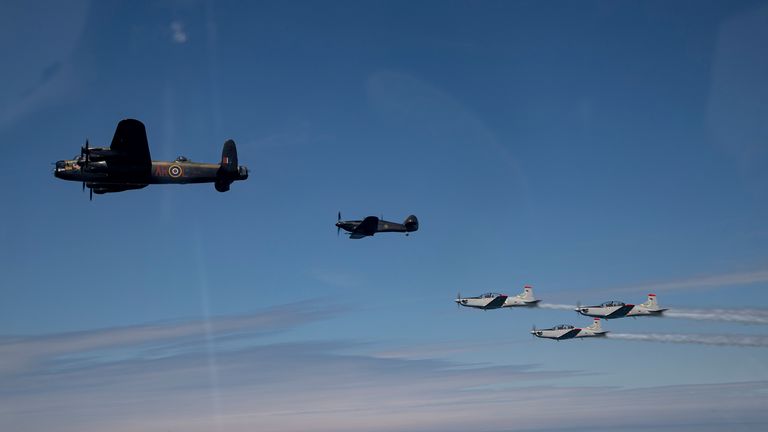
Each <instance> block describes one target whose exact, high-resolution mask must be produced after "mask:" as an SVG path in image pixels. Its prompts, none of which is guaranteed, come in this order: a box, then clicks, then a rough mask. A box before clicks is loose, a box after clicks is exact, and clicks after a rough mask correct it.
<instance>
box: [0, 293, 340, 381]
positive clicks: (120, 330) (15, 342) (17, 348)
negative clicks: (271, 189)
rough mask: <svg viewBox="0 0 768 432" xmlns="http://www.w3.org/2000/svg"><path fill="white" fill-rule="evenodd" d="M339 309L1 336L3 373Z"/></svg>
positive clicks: (266, 328)
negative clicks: (208, 330)
mask: <svg viewBox="0 0 768 432" xmlns="http://www.w3.org/2000/svg"><path fill="white" fill-rule="evenodd" d="M340 311H341V307H337V306H329V305H324V306H323V305H316V304H313V302H310V301H307V302H299V303H296V304H294V305H285V306H277V307H273V308H270V309H265V310H263V311H260V312H257V313H253V314H250V315H240V316H228V317H213V318H211V319H210V322H206V320H205V319H203V320H200V319H196V320H188V321H180V322H165V323H156V324H146V325H136V326H127V327H113V328H107V329H96V330H87V331H79V332H68V333H58V334H49V335H42V336H2V337H0V358H2V359H3V361H2V363H0V377H2V375H3V374H6V373H17V372H18V371H20V370H26V369H33V368H35V367H36V366H37V364H36V362H37V361H39V360H40V359H50V358H56V357H57V356H64V355H72V354H75V353H79V354H83V353H88V352H91V351H97V350H105V349H116V348H125V347H135V346H140V345H146V344H159V343H163V342H174V343H179V342H184V341H193V340H196V339H199V338H203V337H204V335H205V333H206V326H208V325H210V326H211V329H212V331H213V332H214V333H216V335H217V336H225V335H228V334H245V335H260V334H271V333H274V332H278V331H282V330H285V329H289V328H293V327H296V326H299V325H301V324H305V323H307V322H311V321H317V320H322V319H326V318H330V317H332V316H334V315H336V314H338V313H339V312H340Z"/></svg>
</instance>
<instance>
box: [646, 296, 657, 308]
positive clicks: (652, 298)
mask: <svg viewBox="0 0 768 432" xmlns="http://www.w3.org/2000/svg"><path fill="white" fill-rule="evenodd" d="M643 306H644V307H646V308H648V309H660V308H659V303H658V302H657V301H656V294H648V301H646V302H645V303H643Z"/></svg>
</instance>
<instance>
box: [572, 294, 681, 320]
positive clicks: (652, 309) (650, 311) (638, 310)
mask: <svg viewBox="0 0 768 432" xmlns="http://www.w3.org/2000/svg"><path fill="white" fill-rule="evenodd" d="M574 310H575V311H576V312H578V313H580V314H582V315H586V316H591V317H597V318H605V319H613V318H624V317H630V316H631V317H637V316H660V315H661V314H662V312H664V311H665V310H666V309H662V308H660V307H659V304H658V303H657V302H656V294H648V300H647V301H646V302H645V303H643V304H639V305H631V304H625V303H622V302H620V301H607V302H605V303H602V304H600V305H597V306H581V305H579V306H577V307H576V309H574Z"/></svg>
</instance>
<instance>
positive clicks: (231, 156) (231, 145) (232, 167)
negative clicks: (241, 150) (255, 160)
mask: <svg viewBox="0 0 768 432" xmlns="http://www.w3.org/2000/svg"><path fill="white" fill-rule="evenodd" d="M221 169H222V170H225V171H229V172H237V146H235V142H234V141H232V140H231V139H230V140H227V141H226V142H225V143H224V147H223V148H222V149H221Z"/></svg>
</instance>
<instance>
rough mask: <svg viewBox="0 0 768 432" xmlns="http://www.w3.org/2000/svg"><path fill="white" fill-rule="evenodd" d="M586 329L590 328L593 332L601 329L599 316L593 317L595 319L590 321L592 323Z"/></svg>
mask: <svg viewBox="0 0 768 432" xmlns="http://www.w3.org/2000/svg"><path fill="white" fill-rule="evenodd" d="M587 330H592V331H595V332H599V331H603V328H602V326H601V325H600V318H595V320H594V321H593V322H592V325H590V326H589V327H587Z"/></svg>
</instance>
